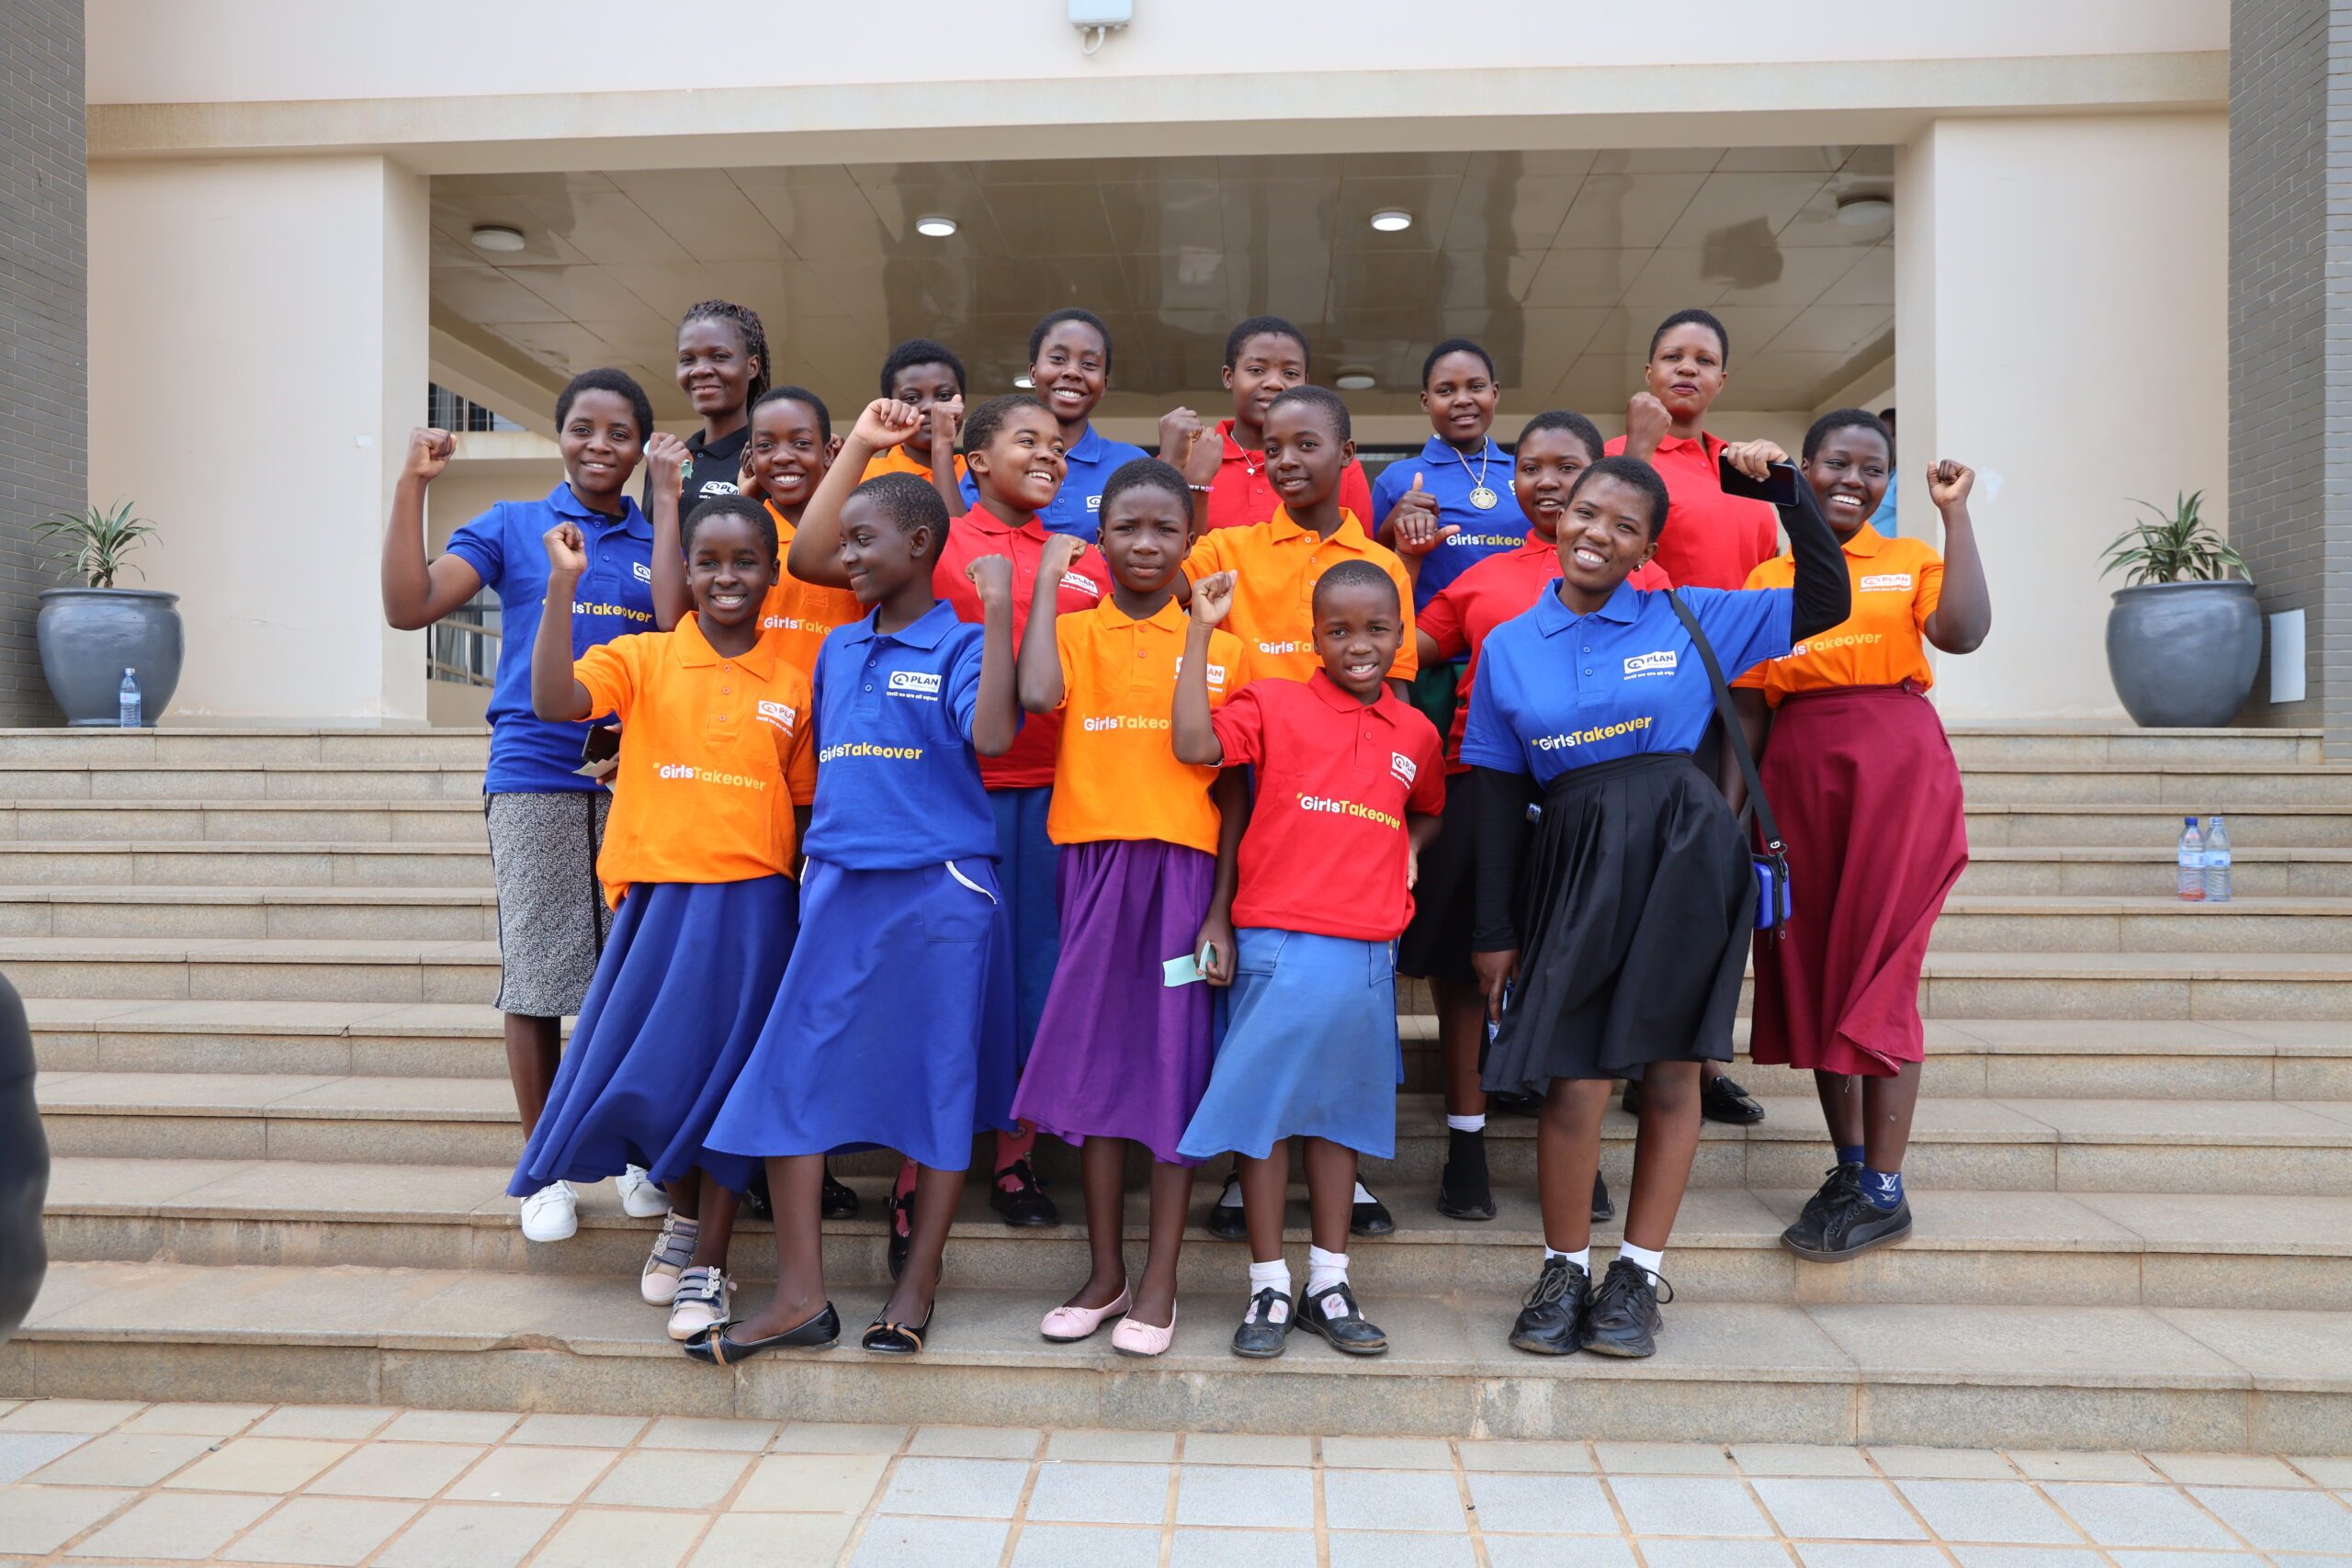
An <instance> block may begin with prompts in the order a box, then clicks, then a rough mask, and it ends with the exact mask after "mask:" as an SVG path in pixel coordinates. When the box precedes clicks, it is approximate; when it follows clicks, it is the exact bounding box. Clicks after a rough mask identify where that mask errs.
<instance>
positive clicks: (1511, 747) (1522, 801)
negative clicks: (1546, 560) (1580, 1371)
mask: <svg viewBox="0 0 2352 1568" xmlns="http://www.w3.org/2000/svg"><path fill="white" fill-rule="evenodd" d="M1732 454H1733V457H1732V460H1733V461H1734V462H1735V463H1736V465H1737V466H1738V467H1739V468H1741V469H1742V470H1743V471H1744V472H1747V473H1750V474H1752V475H1754V476H1756V477H1758V478H1762V477H1764V476H1765V474H1766V473H1767V472H1768V469H1769V465H1770V464H1771V463H1773V462H1776V461H1777V462H1782V463H1785V462H1786V458H1785V457H1783V456H1782V455H1781V451H1780V449H1779V448H1778V447H1775V446H1771V445H1770V443H1765V442H1758V443H1753V444H1749V445H1747V446H1739V447H1735V448H1732ZM1666 512H1667V493H1666V485H1665V483H1664V482H1663V481H1662V480H1660V479H1659V478H1658V477H1657V470H1655V469H1653V468H1651V467H1650V466H1649V465H1648V464H1646V463H1645V462H1642V461H1641V460H1640V459H1638V458H1632V457H1604V458H1602V459H1601V460H1600V462H1598V463H1595V464H1593V465H1592V466H1591V467H1590V468H1587V469H1585V470H1584V472H1583V473H1582V474H1580V475H1578V476H1577V481H1576V487H1575V488H1574V489H1573V490H1571V491H1569V492H1568V508H1567V516H1566V518H1564V519H1563V520H1562V521H1561V522H1560V523H1559V524H1558V525H1556V526H1555V534H1556V536H1557V537H1558V539H1559V556H1560V581H1558V582H1557V583H1555V585H1554V586H1553V588H1552V590H1551V591H1550V592H1546V593H1545V594H1544V596H1543V597H1542V598H1540V599H1538V600H1537V601H1536V602H1535V607H1534V608H1533V609H1532V610H1530V611H1528V612H1527V613H1526V614H1525V615H1521V616H1519V617H1518V618H1517V619H1515V620H1510V621H1507V622H1505V623H1504V624H1503V625H1501V626H1498V627H1497V628H1495V630H1494V631H1492V632H1491V633H1489V634H1488V635H1487V641H1486V645H1485V647H1484V649H1482V650H1481V654H1480V658H1479V663H1478V679H1477V682H1476V686H1475V688H1474V689H1473V691H1472V693H1471V696H1470V719H1469V723H1468V725H1467V727H1466V728H1465V730H1464V735H1463V740H1462V760H1463V761H1465V762H1467V763H1469V764H1470V765H1471V767H1472V769H1473V770H1474V775H1473V777H1474V782H1473V785H1472V787H1474V788H1476V789H1477V790H1478V791H1479V792H1480V795H1479V808H1478V811H1477V814H1476V824H1477V830H1478V870H1477V909H1478V921H1477V930H1476V933H1475V934H1474V937H1473V940H1472V943H1471V946H1472V949H1473V963H1474V964H1475V965H1476V969H1477V973H1478V979H1479V983H1480V985H1481V987H1483V988H1484V990H1485V992H1486V995H1487V1007H1488V1010H1489V1015H1490V1016H1491V1017H1493V1018H1495V1019H1496V1020H1497V1021H1498V1033H1497V1035H1496V1037H1495V1041H1494V1043H1493V1045H1492V1047H1491V1049H1490V1050H1489V1051H1488V1054H1487V1068H1486V1075H1485V1082H1486V1087H1487V1089H1488V1090H1489V1091H1493V1090H1498V1089H1512V1090H1521V1091H1532V1092H1534V1093H1538V1094H1541V1095H1542V1096H1543V1097H1544V1103H1543V1107H1542V1109H1541V1111H1539V1112H1538V1121H1537V1136H1536V1184H1537V1190H1538V1195H1539V1197H1540V1198H1541V1201H1542V1203H1543V1210H1544V1267H1543V1272H1542V1274H1541V1276H1540V1277H1539V1278H1538V1279H1537V1280H1536V1283H1535V1286H1534V1288H1533V1289H1532V1290H1531V1291H1529V1292H1528V1294H1527V1300H1526V1304H1525V1310H1524V1311H1522V1312H1521V1314H1519V1319H1518V1322H1517V1323H1516V1324H1514V1325H1512V1329H1511V1335H1510V1342H1511V1344H1512V1345H1513V1346H1515V1347H1517V1348H1520V1349H1522V1350H1528V1351H1532V1352H1534V1353H1536V1354H1540V1355H1565V1354H1566V1353H1568V1352H1570V1351H1573V1350H1577V1349H1579V1348H1581V1349H1587V1350H1596V1351H1600V1352H1601V1353H1603V1354H1605V1355H1612V1356H1647V1355H1650V1354H1652V1353H1653V1352H1654V1351H1655V1350H1656V1349H1657V1341H1656V1337H1655V1336H1656V1333H1657V1327H1658V1321H1659V1320H1658V1310H1657V1308H1658V1290H1659V1287H1660V1285H1661V1284H1663V1283H1664V1281H1663V1280H1661V1279H1660V1278H1659V1275H1658V1266H1659V1264H1660V1262H1661V1260H1662V1258H1663V1255H1664V1252H1665V1248H1666V1243H1667V1237H1668V1234H1669V1233H1670V1232H1671V1231H1672V1229H1673V1227H1674V1215H1675V1211H1676V1210H1677V1209H1678V1208H1679V1207H1680V1205H1681V1202H1682V1192H1683V1189H1684V1188H1685V1187H1686V1186H1687V1185H1688V1184H1689V1182H1690V1178H1691V1160H1692V1158H1693V1156H1695V1155H1696V1153H1697V1151H1698V1146H1699V1066H1700V1064H1701V1063H1702V1062H1705V1061H1717V1062H1724V1061H1729V1060H1730V1059H1731V1054H1732V1039H1731V1032H1732V1015H1733V1013H1734V1011H1735V1010H1736V1007H1737V1006H1738V1002H1739V986H1740V975H1741V971H1742V970H1743V969H1744V968H1745V967H1746V964H1747V949H1748V942H1749V938H1750V934H1751V932H1752V930H1753V925H1754V920H1755V913H1756V901H1757V897H1758V892H1757V880H1756V874H1755V871H1754V869H1753V867H1752V866H1751V864H1750V861H1749V855H1748V849H1747V841H1746V839H1745V836H1744V835H1743V834H1742V832H1741V830H1740V827H1739V824H1738V823H1737V822H1736V820H1734V818H1733V817H1732V813H1731V808H1730V807H1729V806H1728V805H1726V804H1725V803H1724V796H1723V793H1722V791H1721V790H1720V789H1719V788H1718V787H1717V786H1716V784H1715V782H1714V781H1713V779H1711V778H1710V777H1708V776H1707V775H1706V774H1704V773H1702V772H1701V771H1700V770H1699V768H1698V767H1697V766H1696V765H1694V764H1693V763H1692V761H1691V748H1692V747H1693V746H1695V745H1696V744H1697V743H1698V740H1699V738H1700V736H1701V735H1702V733H1703V732H1704V731H1705V729H1706V728H1707V721H1708V719H1709V718H1711V717H1712V716H1713V715H1714V713H1715V708H1716V702H1715V694H1714V686H1713V682H1712V681H1711V680H1710V679H1709V677H1708V673H1707V669H1706V664H1705V660H1704V658H1703V657H1702V654H1701V653H1700V650H1699V644H1698V641H1697V639H1696V638H1694V637H1693V636H1692V635H1691V632H1690V631H1688V630H1686V629H1685V624H1684V621H1683V619H1682V616H1681V615H1680V614H1679V613H1678V607H1677V600H1676V592H1675V591H1671V590H1669V591H1667V592H1644V591H1641V590H1637V589H1635V588H1634V587H1632V586H1631V585H1630V584H1628V583H1627V582H1626V581H1625V580H1626V578H1627V576H1628V575H1630V574H1631V573H1632V572H1633V571H1634V569H1635V568H1637V567H1639V566H1641V565H1643V564H1644V563H1645V562H1646V561H1648V560H1649V558H1650V557H1651V556H1652V555H1653V554H1654V553H1655V552H1656V550H1657V537H1658V531H1659V529H1660V527H1661V526H1662V525H1664V523H1665V521H1666ZM1781 517H1782V523H1783V525H1785V526H1786V528H1787V529H1788V534H1789V541H1790V547H1791V549H1792V552H1793V553H1794V556H1795V573H1794V586H1793V587H1792V588H1773V589H1752V590H1745V591H1741V590H1719V589H1703V588H1701V589H1688V590H1682V591H1680V600H1681V608H1682V609H1683V610H1685V611H1687V613H1688V614H1689V615H1690V616H1691V619H1692V621H1693V622H1694V623H1695V625H1696V626H1697V627H1698V629H1699V630H1700V632H1702V633H1703V635H1704V637H1705V639H1706V642H1707V643H1708V644H1710V645H1712V647H1713V651H1714V653H1715V655H1716V657H1717V658H1718V660H1720V662H1721V665H1722V668H1723V670H1724V672H1725V673H1726V674H1727V675H1728V674H1734V673H1736V672H1738V671H1743V670H1745V669H1747V667H1748V666H1749V665H1751V664H1754V663H1756V662H1757V661H1758V660H1764V659H1771V658H1777V657H1778V656H1780V655H1781V654H1784V653H1786V652H1788V651H1789V649H1790V648H1791V647H1792V646H1793V645H1794V643H1795V642H1796V641H1797V640H1798V639H1800V638H1803V637H1809V636H1811V635H1813V634H1814V633H1815V632H1818V631H1821V630H1823V629H1825V628H1826V627H1829V626H1836V625H1837V624H1838V622H1839V621H1842V620H1844V619H1845V618H1846V611H1847V598H1848V593H1847V582H1846V570H1845V565H1844V562H1843V560H1842V558H1840V556H1839V554H1838V542H1837V540H1836V539H1835V538H1834V537H1832V536H1831V535H1830V532H1829V525H1827V524H1826V523H1825V522H1823V521H1822V517H1821V513H1820V511H1819V510H1818V508H1817V507H1815V505H1814V504H1813V496H1812V491H1810V490H1807V489H1805V488H1804V487H1803V486H1802V485H1800V486H1799V487H1798V489H1797V503H1796V504H1795V505H1792V506H1788V507H1784V508H1782V509H1781ZM1531 783H1532V786H1533V789H1534V790H1540V791H1541V794H1542V807H1541V811H1542V815H1541V820H1540V822H1539V823H1538V825H1537V826H1536V828H1535V829H1534V830H1533V834H1532V842H1531V835H1530V831H1529V827H1528V815H1529V813H1528V806H1529V797H1530V795H1531V793H1532V790H1531ZM1514 890H1516V893H1517V897H1514ZM1799 918H1800V919H1802V918H1804V917H1803V916H1802V915H1800V916H1799ZM1635 1067H1639V1068H1641V1069H1642V1073H1643V1078H1642V1081H1643V1086H1644V1087H1643V1093H1642V1108H1641V1133H1640V1136H1639V1139H1638V1141H1637V1142H1636V1144H1635V1145H1634V1180H1633V1187H1632V1190H1631V1191H1630V1192H1629V1193H1628V1195H1627V1199H1626V1205H1625V1240H1624V1244H1623V1246H1622V1247H1619V1248H1618V1252H1617V1257H1616V1258H1615V1260H1614V1261H1612V1262H1611V1264H1610V1266H1609V1273H1608V1276H1607V1278H1606V1279H1604V1280H1602V1281H1601V1284H1600V1287H1599V1289H1598V1290H1594V1289H1592V1288H1591V1276H1590V1256H1591V1235H1592V1216H1591V1210H1590V1207H1589V1200H1590V1197H1591V1193H1592V1180H1593V1175H1594V1173H1595V1172H1596V1171H1597V1170H1598V1169H1599V1168H1600V1121H1601V1115H1602V1112H1603V1111H1605V1110H1606V1108H1607V1105H1608V1100H1609V1090H1610V1080H1611V1079H1612V1078H1615V1077H1623V1076H1624V1074H1625V1073H1626V1071H1627V1070H1628V1069H1631V1068H1635ZM1671 1295H1672V1292H1671V1291H1668V1297H1669V1298H1670V1297H1671Z"/></svg>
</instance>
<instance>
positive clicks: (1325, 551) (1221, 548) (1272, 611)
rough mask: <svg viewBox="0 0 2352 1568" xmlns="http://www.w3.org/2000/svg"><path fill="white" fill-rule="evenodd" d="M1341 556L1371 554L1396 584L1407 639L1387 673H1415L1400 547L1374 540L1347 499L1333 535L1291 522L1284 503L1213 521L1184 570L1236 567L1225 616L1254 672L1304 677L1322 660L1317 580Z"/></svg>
mask: <svg viewBox="0 0 2352 1568" xmlns="http://www.w3.org/2000/svg"><path fill="white" fill-rule="evenodd" d="M1343 560H1368V561H1370V562H1372V564H1373V565H1374V566H1376V567H1378V568H1380V570H1383V571H1385V572H1386V573H1387V574H1388V576H1389V578H1390V580H1391V581H1394V582H1395V583H1396V584H1397V599H1398V600H1399V601H1400V604H1399V609H1400V612H1401V615H1402V618H1403V620H1404V624H1405V640H1404V642H1403V643H1402V644H1401V645H1400V646H1399V647H1398V648H1397V661H1396V662H1395V663H1393V664H1391V665H1390V666H1389V667H1388V674H1389V676H1390V678H1391V679H1393V680H1397V681H1409V680H1411V679H1412V678H1413V675H1414V672H1415V671H1418V670H1419V669H1420V667H1421V665H1420V656H1419V653H1418V652H1416V651H1415V649H1414V648H1413V581H1412V579H1411V578H1409V577H1407V576H1406V575H1405V563H1404V562H1403V561H1400V560H1398V559H1397V555H1396V552H1395V551H1393V550H1391V549H1389V547H1387V546H1385V545H1381V544H1375V543H1374V541H1373V540H1372V539H1371V538H1370V537H1369V536H1366V534H1365V533H1364V531H1363V525H1362V524H1360V523H1358V522H1357V521H1356V514H1355V513H1353V512H1351V511H1350V510H1349V509H1348V508H1346V507H1344V506H1343V507H1341V508H1340V526H1339V527H1338V529H1336V530H1335V531H1334V532H1333V533H1332V535H1331V536H1330V537H1329V538H1328V539H1323V538H1317V536H1315V534H1314V533H1313V532H1312V531H1311V530H1309V529H1306V528H1302V527H1300V526H1299V525H1297V524H1295V523H1294V522H1292V521H1291V520H1290V513H1287V512H1285V511H1284V510H1283V509H1282V508H1281V507H1279V506H1277V507H1275V508H1274V514H1273V515H1272V517H1269V518H1267V519H1266V520H1265V521H1264V522H1263V523H1260V524H1256V525H1252V526H1250V527H1248V528H1215V529H1211V530H1210V531H1209V532H1207V533H1205V534H1203V535H1202V536H1200V538H1199V539H1198V540H1196V541H1194V543H1193V553H1192V554H1191V555H1189V556H1187V557H1186V558H1184V575H1185V576H1186V577H1188V578H1190V579H1191V580H1192V581H1194V582H1198V581H1200V580H1201V579H1203V578H1204V577H1207V576H1210V575H1211V574H1213V573H1216V572H1220V571H1230V572H1232V573H1233V574H1234V584H1233V612H1232V614H1231V615H1228V616H1227V618H1226V623H1225V624H1226V626H1227V627H1229V628H1230V629H1231V630H1232V632H1233V634H1234V636H1236V637H1239V638H1240V639H1241V641H1242V645H1243V646H1244V647H1245V648H1247V649H1249V652H1250V679H1251V680H1253V681H1263V680H1267V679H1269V678H1276V679H1281V680H1285V681H1305V680H1308V679H1310V678H1312V677H1313V675H1314V674H1315V672H1316V671H1317V670H1320V669H1322V668H1323V660H1320V659H1318V658H1317V657H1316V654H1315V584H1316V582H1317V580H1318V579H1320V578H1321V577H1322V575H1323V574H1324V573H1325V572H1326V571H1328V570H1330V569H1331V567H1332V566H1333V565H1334V564H1336V563H1337V562H1340V561H1343Z"/></svg>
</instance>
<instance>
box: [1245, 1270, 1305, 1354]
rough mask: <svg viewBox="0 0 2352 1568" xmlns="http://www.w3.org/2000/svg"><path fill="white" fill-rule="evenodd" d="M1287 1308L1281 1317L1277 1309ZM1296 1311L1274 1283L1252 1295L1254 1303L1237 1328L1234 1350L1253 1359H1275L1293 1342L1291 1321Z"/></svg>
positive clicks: (1252, 1302) (1251, 1301)
mask: <svg viewBox="0 0 2352 1568" xmlns="http://www.w3.org/2000/svg"><path fill="white" fill-rule="evenodd" d="M1276 1307H1280V1308H1282V1309H1283V1315H1282V1316H1281V1318H1279V1319H1277V1318H1276V1317H1275V1316H1274V1309H1275V1308H1276ZM1296 1315H1297V1314H1295V1313H1293V1312H1292V1311H1291V1310H1290V1298H1289V1297H1287V1296H1285V1295H1283V1293H1282V1292H1280V1291H1277V1290H1275V1289H1274V1288H1273V1287H1272V1286H1268V1287H1267V1288H1266V1289H1264V1290H1262V1291H1260V1292H1258V1293H1257V1294H1256V1295H1254V1296H1251V1297H1250V1306H1249V1309H1248V1310H1247V1311H1245V1312H1244V1313H1243V1314H1241V1326H1240V1327H1238V1328H1237V1329H1235V1330H1234V1331H1233V1353H1234V1354H1235V1355H1237V1356H1247V1357H1249V1358H1250V1359H1251V1360H1253V1361H1264V1360H1271V1359H1272V1358H1274V1357H1276V1356H1279V1355H1281V1354H1282V1353H1283V1346H1285V1345H1287V1344H1288V1343H1290V1325H1291V1324H1292V1322H1293V1321H1294V1320H1295V1317H1296Z"/></svg>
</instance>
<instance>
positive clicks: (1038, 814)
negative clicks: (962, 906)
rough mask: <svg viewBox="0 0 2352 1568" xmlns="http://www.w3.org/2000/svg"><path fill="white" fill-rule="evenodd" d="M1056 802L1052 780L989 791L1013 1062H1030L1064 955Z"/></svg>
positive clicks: (1018, 1065) (1017, 1065)
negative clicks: (1007, 938)
mask: <svg viewBox="0 0 2352 1568" xmlns="http://www.w3.org/2000/svg"><path fill="white" fill-rule="evenodd" d="M1053 804H1054V791H1053V787H1052V786H1051V785H1050V784H1040V785H1038V786H1037V787H1035V788H1034V789H992V790H990V791H989V809H990V810H992V811H993V812H995V813H996V853H997V862H996V874H997V881H998V883H999V887H998V891H999V892H1000V893H1001V895H1002V896H1003V897H1004V911H1005V916H1006V918H1007V919H1009V920H1010V921H1011V922H1012V1014H1013V1065H1014V1066H1016V1067H1023V1066H1028V1063H1029V1051H1030V1048H1031V1047H1032V1046H1034V1045H1035V1044H1036V1043H1037V1024H1038V1021H1039V1020H1041V1019H1043V1018H1044V1017H1045V1016H1046V993H1047V992H1049V991H1051V990H1052V989H1053V987H1054V969H1055V966H1056V965H1057V964H1058V963H1059V962H1060V959H1061V953H1062V923H1061V888H1060V874H1059V868H1060V864H1061V848H1060V846H1059V845H1057V844H1056V843H1055V842H1054V840H1052V839H1051V838H1050V837H1048V836H1047V835H1046V813H1047V812H1048V811H1050V810H1051V809H1052V807H1053Z"/></svg>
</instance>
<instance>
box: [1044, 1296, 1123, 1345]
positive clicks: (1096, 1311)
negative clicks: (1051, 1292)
mask: <svg viewBox="0 0 2352 1568" xmlns="http://www.w3.org/2000/svg"><path fill="white" fill-rule="evenodd" d="M1128 1300H1129V1297H1128V1293H1127V1292H1125V1291H1121V1292H1119V1299H1118V1300H1117V1301H1114V1302H1113V1303H1111V1304H1110V1305H1109V1306H1106V1307H1071V1306H1060V1307H1056V1308H1055V1309H1054V1310H1053V1311H1051V1312H1049V1313H1047V1314H1046V1321H1045V1322H1043V1323H1041V1324H1039V1325H1037V1332H1038V1333H1040V1334H1042V1335H1044V1336H1045V1337H1046V1338H1048V1339H1051V1340H1054V1341H1056V1342H1057V1343H1058V1344H1064V1345H1067V1344H1069V1343H1070V1342H1071V1341H1073V1340H1078V1339H1086V1338H1090V1337H1092V1336H1093V1334H1094V1331H1095V1330H1096V1329H1098V1328H1101V1327H1102V1326H1103V1325H1104V1324H1105V1323H1107V1322H1109V1321H1110V1320H1111V1319H1112V1318H1114V1317H1116V1316H1118V1315H1119V1314H1121V1313H1123V1312H1125V1311H1126V1310H1127V1302H1128Z"/></svg>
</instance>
